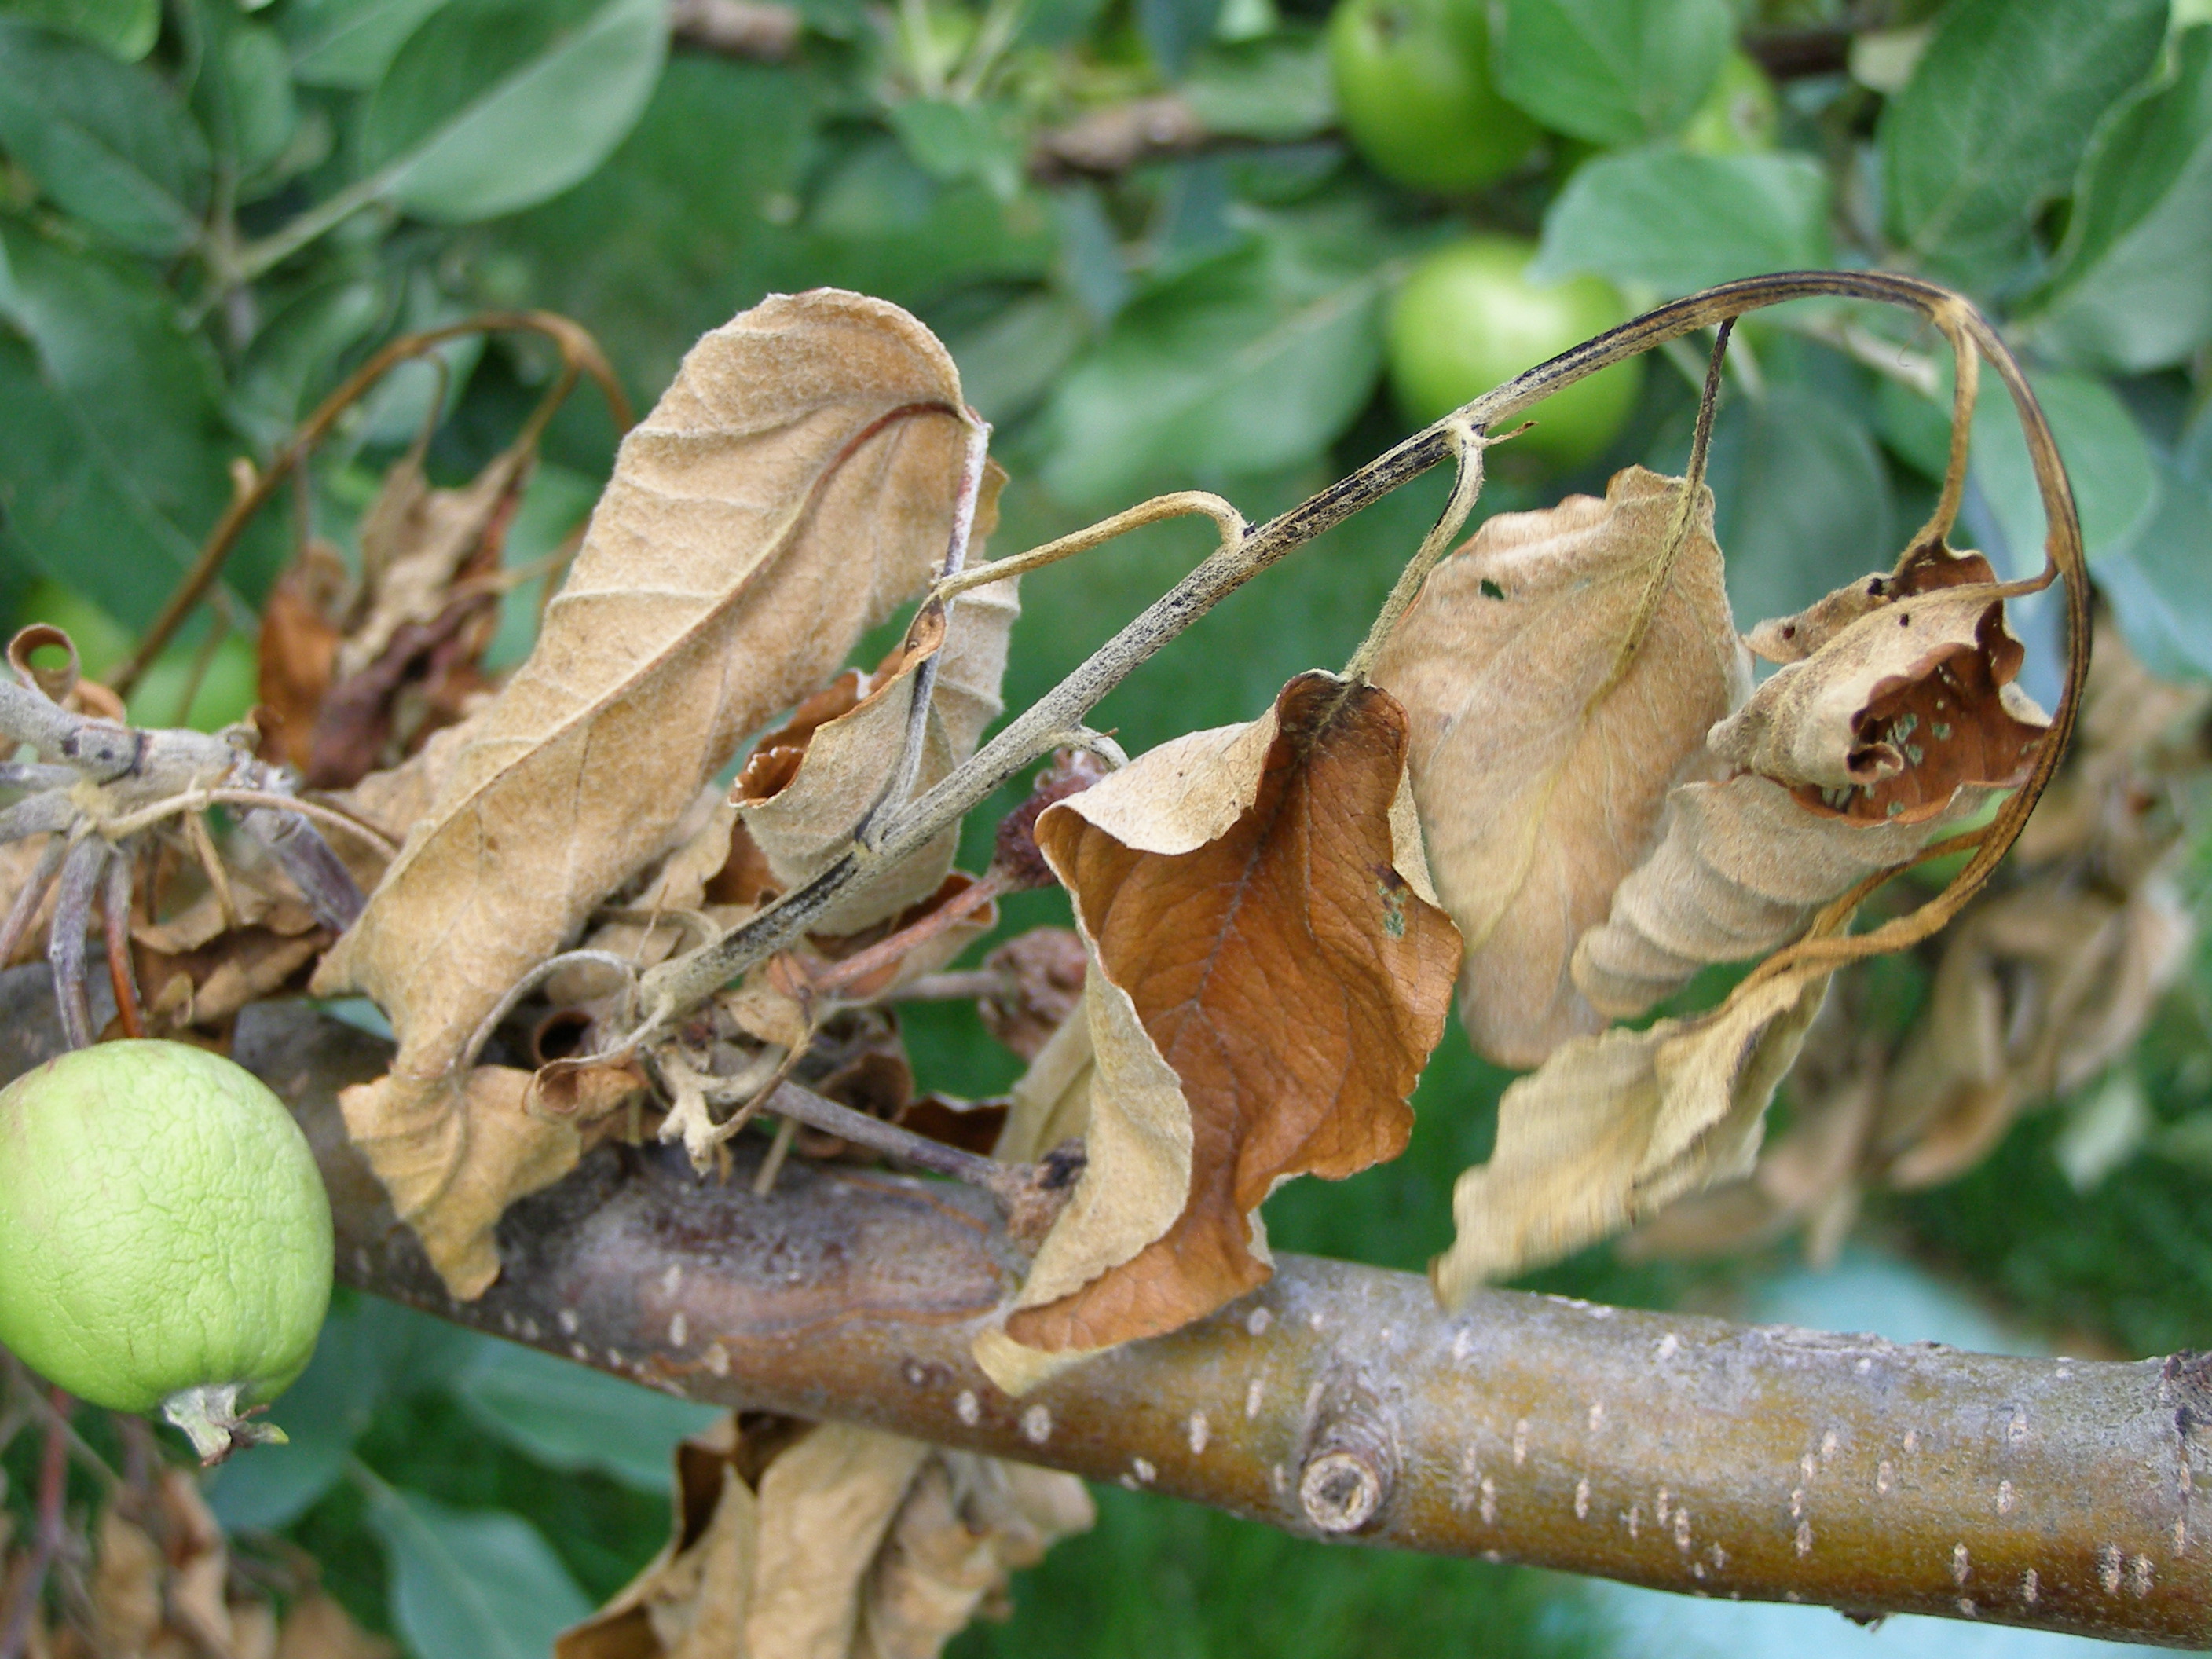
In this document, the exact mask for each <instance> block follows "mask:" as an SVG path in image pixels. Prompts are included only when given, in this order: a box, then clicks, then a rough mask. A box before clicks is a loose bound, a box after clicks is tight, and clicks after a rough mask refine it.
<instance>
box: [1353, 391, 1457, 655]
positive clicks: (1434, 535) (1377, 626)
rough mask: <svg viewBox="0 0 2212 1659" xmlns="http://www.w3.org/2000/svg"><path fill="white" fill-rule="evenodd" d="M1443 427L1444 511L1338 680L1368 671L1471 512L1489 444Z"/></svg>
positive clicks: (1452, 424) (1451, 425) (1453, 424)
mask: <svg viewBox="0 0 2212 1659" xmlns="http://www.w3.org/2000/svg"><path fill="white" fill-rule="evenodd" d="M1444 429H1445V431H1446V432H1447V433H1448V434H1449V435H1450V438H1451V441H1452V447H1453V449H1454V451H1455V459H1456V460H1457V461H1458V464H1459V467H1458V475H1457V477H1455V478H1454V479H1453V481H1452V491H1451V495H1450V496H1449V498H1448V499H1447V500H1446V501H1445V502H1444V510H1443V512H1442V513H1439V514H1437V521H1436V523H1435V525H1434V526H1431V529H1430V531H1429V533H1428V534H1427V535H1426V536H1425V537H1423V538H1421V545H1420V548H1419V550H1418V551H1417V552H1415V554H1414V555H1413V561H1412V562H1411V563H1409V564H1407V567H1406V568H1404V569H1403V570H1401V571H1400V572H1399V573H1398V580H1397V583H1396V585H1395V586H1393V587H1392V588H1391V590H1390V596H1389V598H1388V599H1384V600H1383V609H1382V610H1381V611H1377V612H1376V617H1375V621H1374V623H1373V624H1372V625H1371V626H1370V627H1369V629H1368V630H1367V637H1366V638H1365V639H1364V640H1363V641H1360V646H1359V649H1358V650H1357V651H1355V652H1353V653H1352V660H1351V661H1350V662H1348V663H1346V664H1345V665H1344V678H1346V679H1348V680H1364V679H1365V678H1367V676H1368V674H1369V673H1370V671H1372V670H1373V669H1374V666H1375V659H1376V658H1377V657H1379V656H1381V655H1382V654H1383V647H1385V646H1386V645H1388V644H1389V642H1390V635H1392V634H1393V633H1394V632H1395V631H1396V629H1397V627H1398V623H1399V620H1400V619H1401V617H1404V616H1405V614H1406V612H1407V611H1410V610H1411V609H1413V601H1414V600H1415V599H1419V597H1420V592H1421V587H1422V585H1423V584H1424V583H1425V582H1426V581H1427V580H1428V579H1429V572H1430V571H1431V570H1433V569H1435V568H1436V566H1437V560H1438V559H1441V558H1442V557H1443V556H1444V554H1445V553H1446V552H1447V551H1448V550H1449V549H1450V547H1451V544H1452V538H1454V537H1455V536H1457V535H1458V534H1459V532H1460V530H1461V528H1462V526H1464V525H1465V524H1466V523H1467V519H1468V513H1472V512H1474V503H1475V499H1476V497H1478V496H1479V495H1481V494H1482V461H1483V451H1484V450H1485V449H1486V447H1488V446H1489V440H1488V439H1486V438H1485V437H1484V436H1483V435H1481V434H1480V433H1479V432H1477V431H1476V430H1475V429H1474V428H1473V427H1472V426H1470V425H1468V423H1467V422H1464V421H1458V422H1447V423H1446V425H1445V428H1444Z"/></svg>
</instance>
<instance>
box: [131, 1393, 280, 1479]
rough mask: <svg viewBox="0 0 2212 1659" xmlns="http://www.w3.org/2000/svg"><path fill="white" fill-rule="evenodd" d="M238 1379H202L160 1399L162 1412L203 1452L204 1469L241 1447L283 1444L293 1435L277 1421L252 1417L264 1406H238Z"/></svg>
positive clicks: (195, 1448)
mask: <svg viewBox="0 0 2212 1659" xmlns="http://www.w3.org/2000/svg"><path fill="white" fill-rule="evenodd" d="M243 1386H244V1385H243V1384H242V1383H201V1384H199V1385H198V1386H197V1387H195V1388H190V1389H178V1390H177V1392H176V1393H174V1394H173V1395H170V1396H169V1397H168V1398H167V1400H164V1401H162V1402H161V1415H162V1416H164V1417H166V1418H167V1419H169V1421H170V1422H172V1423H173V1424H175V1425H177V1427H179V1429H181V1430H183V1431H184V1432H185V1438H186V1439H187V1440H190V1441H191V1443H192V1449H193V1450H194V1451H196V1452H197V1453H198V1454H199V1455H200V1467H201V1468H210V1469H211V1468H214V1467H215V1466H216V1464H218V1463H220V1462H222V1461H223V1460H224V1459H225V1458H227V1457H228V1456H229V1455H231V1453H233V1452H234V1451H236V1450H237V1449H239V1448H240V1447H241V1446H252V1445H267V1446H282V1445H284V1444H285V1443H287V1442H288V1441H289V1438H290V1437H289V1436H288V1435H287V1434H286V1433H285V1432H284V1431H283V1430H282V1429H280V1428H278V1427H277V1426H276V1425H275V1424H274V1423H256V1422H253V1421H252V1420H250V1419H252V1417H253V1415H254V1414H255V1413H258V1412H263V1411H266V1410H267V1409H268V1407H265V1406H253V1407H248V1408H247V1409H246V1410H245V1411H243V1412H241V1411H240V1410H239V1409H238V1391H239V1389H240V1388H242V1387H243Z"/></svg>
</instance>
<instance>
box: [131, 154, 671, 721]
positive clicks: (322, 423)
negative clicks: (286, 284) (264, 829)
mask: <svg viewBox="0 0 2212 1659" xmlns="http://www.w3.org/2000/svg"><path fill="white" fill-rule="evenodd" d="M364 182H365V183H370V184H374V183H375V182H376V181H375V180H374V179H371V180H366V181H364ZM345 193H346V192H341V193H340V194H341V195H342V196H343V194H345ZM337 199H338V197H332V198H331V200H332V201H333V202H335V201H337ZM356 205H360V204H356ZM328 206H329V204H328V203H326V204H325V207H326V208H327V207H328ZM349 211H350V210H349ZM308 216H310V215H303V216H302V218H306V217H308ZM325 228H327V227H325ZM278 234H279V235H280V236H281V235H283V234H284V233H283V232H280V233H278ZM318 234H319V233H318ZM248 252H249V253H250V252H252V251H251V250H248ZM249 274H250V273H249ZM517 331H520V332H528V333H532V334H542V335H544V336H545V337H547V338H549V339H550V340H551V341H552V342H553V343H555V344H556V345H557V346H558V347H560V349H561V356H562V363H563V365H564V366H565V367H566V368H568V369H570V370H572V371H575V370H580V372H582V373H583V374H588V375H590V376H591V378H592V384H593V385H594V386H598V387H599V395H600V396H601V397H602V398H605V400H606V404H607V410H608V413H609V414H610V415H611V416H613V418H614V423H615V428H616V431H617V436H619V435H621V434H622V433H624V432H627V431H629V428H630V425H631V418H632V417H631V412H630V406H629V394H628V393H627V392H624V391H623V386H622V381H621V380H620V378H619V377H617V375H616V374H615V371H614V366H613V365H612V364H611V363H610V362H608V361H607V358H606V354H605V352H603V351H602V350H600V349H599V342H598V341H596V340H594V339H593V338H592V337H591V335H589V334H588V333H586V331H584V330H583V329H582V328H580V326H578V325H576V324H574V323H572V322H570V321H569V320H568V319H567V318H566V317H562V316H557V315H556V314H555V313H552V312H550V311H492V312H485V313H482V314H481V315H478V316H475V317H471V318H470V319H467V320H466V321H465V322H459V323H451V324H448V325H446V326H445V327H442V328H432V329H424V330H422V331H420V332H418V333H414V334H407V335H403V336H401V337H399V338H398V339H397V340H394V341H392V343H390V344H388V345H386V346H385V347H384V348H383V349H381V350H380V351H379V352H377V354H376V355H375V356H373V357H371V358H370V359H369V360H368V362H365V363H363V364H362V366H361V367H360V368H357V369H356V370H355V371H354V372H353V373H352V374H349V375H348V376H347V377H346V379H345V382H344V384H343V385H342V386H339V387H338V389H337V391H335V392H331V395H330V396H329V397H327V398H324V399H323V401H322V402H321V403H320V404H318V405H317V406H316V408H315V410H314V412H313V414H311V415H309V416H307V419H306V420H305V421H303V422H301V424H300V427H299V429H298V430H297V431H295V433H294V434H293V435H292V436H291V438H290V440H289V441H288V442H286V444H285V445H284V447H283V448H282V449H280V450H278V451H277V452H276V455H275V456H274V457H273V458H272V459H270V463H269V465H268V466H267V467H266V468H265V469H264V470H263V471H260V472H258V473H257V474H256V475H255V476H254V477H253V479H252V484H251V487H250V488H247V489H243V490H240V491H239V492H238V493H237V494H236V495H234V496H233V497H232V499H231V502H230V505H229V506H228V507H225V508H224V509H223V513H222V517H221V518H220V519H218V520H216V525H215V528H214V529H212V530H210V532H208V538H207V540H206V541H205V542H204V543H203V544H201V547H200V552H199V556H198V557H197V559H195V560H194V561H193V562H192V568H191V570H189V571H187V572H186V573H185V579H184V580H183V581H182V582H180V583H179V584H178V586H177V589H176V591H175V592H173V593H172V594H170V596H169V598H168V599H167V601H166V602H165V603H164V604H163V605H162V606H161V614H160V615H158V616H157V617H155V618H154V625H153V626H152V627H151V628H149V629H147V630H146V635H145V637H144V638H143V639H142V640H140V641H139V642H138V648H137V650H135V651H133V652H132V653H131V654H130V655H129V656H128V657H126V658H125V659H124V661H123V665H122V666H121V667H119V668H118V669H117V670H116V671H115V673H114V674H113V675H112V677H111V678H110V681H109V684H110V685H111V686H112V688H113V690H114V691H115V693H116V695H117V696H129V695H130V692H131V687H132V686H134V685H136V684H137V682H138V677H139V676H140V675H142V674H143V673H144V672H145V671H146V668H147V665H149V664H150V663H151V662H152V661H153V660H154V659H155V658H156V657H158V656H159V655H161V651H162V649H163V647H166V646H167V644H168V642H169V641H170V639H171V638H172V637H173V635H175V633H176V631H177V629H179V627H180V626H181V625H182V624H183V623H184V620H185V617H187V616H189V615H191V610H192V607H193V606H194V605H197V604H198V603H199V601H200V598H201V596H202V595H203V594H204V593H205V592H207V590H208V589H209V587H210V586H212V585H213V584H214V582H215V580H216V577H217V576H219V575H221V574H222V567H223V564H224V562H225V561H227V560H228V558H229V557H230V552H231V549H232V548H234V546H236V545H237V544H238V538H239V537H240V535H242V534H243V533H244V532H245V530H246V526H247V525H248V524H249V523H251V522H252V519H253V515H254V514H255V513H258V512H259V511H260V510H261V508H262V507H263V505H264V503H266V502H267V501H268V500H269V498H270V496H271V495H275V494H276V491H277V489H279V488H280V487H281V486H282V485H283V483H284V481H285V479H286V478H287V477H289V476H290V475H291V474H292V472H293V471H295V469H296V468H299V467H301V465H304V464H305V463H306V461H307V457H308V456H309V455H311V454H313V453H314V451H315V449H316V447H317V446H319V444H320V443H321V442H322V441H323V439H324V438H325V437H326V436H327V435H329V433H330V430H331V428H332V427H334V426H335V425H337V422H338V418H339V416H342V415H343V414H344V413H345V411H346V410H348V409H349V408H351V407H352V406H353V404H354V403H355V402H356V400H357V399H359V398H360V397H361V396H362V393H363V392H367V391H368V389H369V388H370V387H371V386H374V385H375V384H376V383H377V381H379V380H382V379H383V378H384V376H385V375H386V374H388V373H390V372H391V370H392V369H393V368H397V367H398V365H399V364H401V363H403V362H408V361H409V360H410V359H412V358H416V357H421V356H427V355H428V354H429V353H430V352H433V351H435V350H436V349H437V348H438V347H440V346H441V345H444V344H445V343H447V341H449V340H455V339H459V338H460V337H463V336H465V335H470V334H498V333H508V332H517ZM570 384H573V381H571V382H570Z"/></svg>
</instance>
